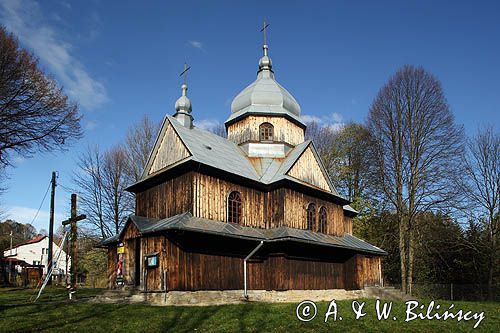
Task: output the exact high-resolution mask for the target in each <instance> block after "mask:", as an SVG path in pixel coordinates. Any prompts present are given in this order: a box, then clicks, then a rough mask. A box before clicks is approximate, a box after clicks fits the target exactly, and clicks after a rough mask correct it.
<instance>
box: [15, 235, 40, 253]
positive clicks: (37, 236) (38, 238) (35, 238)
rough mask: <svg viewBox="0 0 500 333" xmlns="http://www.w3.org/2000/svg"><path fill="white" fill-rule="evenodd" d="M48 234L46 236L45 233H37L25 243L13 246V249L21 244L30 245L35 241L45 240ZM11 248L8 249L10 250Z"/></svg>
mask: <svg viewBox="0 0 500 333" xmlns="http://www.w3.org/2000/svg"><path fill="white" fill-rule="evenodd" d="M47 237H48V236H45V235H36V236H35V237H33V238H32V239H30V240H27V241H26V242H24V243H21V244H17V245H16V246H13V247H12V249H16V248H18V247H20V246H24V245H28V244H34V243H38V242H40V241H42V240H44V239H45V238H47ZM8 250H9V249H7V251H8Z"/></svg>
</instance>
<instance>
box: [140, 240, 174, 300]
mask: <svg viewBox="0 0 500 333" xmlns="http://www.w3.org/2000/svg"><path fill="white" fill-rule="evenodd" d="M166 244H167V238H166V237H165V236H152V237H143V238H142V239H141V255H142V260H143V261H144V258H145V256H146V255H148V254H151V253H156V252H157V253H158V267H156V268H147V267H146V265H145V264H143V265H142V266H141V267H142V272H141V286H142V290H144V291H159V290H160V291H161V290H165V287H166V286H165V277H166V274H165V272H166V271H167V260H168V256H167V252H166V251H167V247H166Z"/></svg>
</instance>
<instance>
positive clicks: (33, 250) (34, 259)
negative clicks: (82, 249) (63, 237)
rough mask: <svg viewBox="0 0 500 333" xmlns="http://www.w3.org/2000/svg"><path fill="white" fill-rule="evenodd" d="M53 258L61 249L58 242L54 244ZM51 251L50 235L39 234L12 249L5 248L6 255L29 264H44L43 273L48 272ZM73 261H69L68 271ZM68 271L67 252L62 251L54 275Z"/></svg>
mask: <svg viewBox="0 0 500 333" xmlns="http://www.w3.org/2000/svg"><path fill="white" fill-rule="evenodd" d="M52 250H53V258H54V260H55V259H56V256H57V253H58V251H59V246H58V245H57V244H56V243H53V245H52ZM48 253H49V237H47V236H43V235H38V236H35V237H34V238H33V239H30V240H29V241H27V242H25V243H23V244H20V245H18V246H16V247H13V248H12V249H8V250H5V251H4V252H3V256H4V257H10V258H16V259H18V260H22V261H25V262H26V263H27V264H29V265H43V274H44V275H45V274H47V259H48ZM70 264H71V261H69V262H68V267H67V269H68V271H69V268H70ZM65 273H66V252H65V251H61V254H60V256H59V260H57V262H56V266H55V268H54V271H53V272H52V275H65Z"/></svg>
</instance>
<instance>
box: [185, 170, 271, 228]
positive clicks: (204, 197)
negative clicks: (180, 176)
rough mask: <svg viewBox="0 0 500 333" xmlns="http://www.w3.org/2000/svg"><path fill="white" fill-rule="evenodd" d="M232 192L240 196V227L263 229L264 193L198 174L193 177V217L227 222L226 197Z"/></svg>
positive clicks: (264, 219)
mask: <svg viewBox="0 0 500 333" xmlns="http://www.w3.org/2000/svg"><path fill="white" fill-rule="evenodd" d="M232 191H238V192H240V193H241V195H242V204H243V207H242V208H243V209H242V214H243V216H242V225H245V226H251V227H261V228H265V227H266V225H265V222H266V220H267V219H266V218H265V216H264V211H265V205H264V202H265V193H264V192H261V191H259V190H255V189H251V188H248V187H244V186H241V185H237V184H234V183H230V182H228V181H225V180H222V179H219V178H216V177H212V176H207V175H204V174H200V173H196V174H195V176H194V191H193V195H194V198H193V201H194V205H193V215H194V216H196V217H202V218H206V219H210V220H215V221H223V222H227V197H228V196H229V193H231V192H232Z"/></svg>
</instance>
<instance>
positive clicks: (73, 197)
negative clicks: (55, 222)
mask: <svg viewBox="0 0 500 333" xmlns="http://www.w3.org/2000/svg"><path fill="white" fill-rule="evenodd" d="M86 218H87V216H86V215H84V214H82V215H78V216H77V215H76V194H74V193H73V194H71V217H70V218H69V219H67V220H65V221H63V222H62V224H63V225H68V224H69V225H70V227H71V231H70V236H69V240H70V241H71V255H70V256H71V267H70V269H69V271H70V274H71V291H73V292H74V291H75V290H76V282H77V279H76V265H77V242H76V240H77V237H78V230H77V227H76V222H78V221H81V220H84V219H86Z"/></svg>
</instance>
